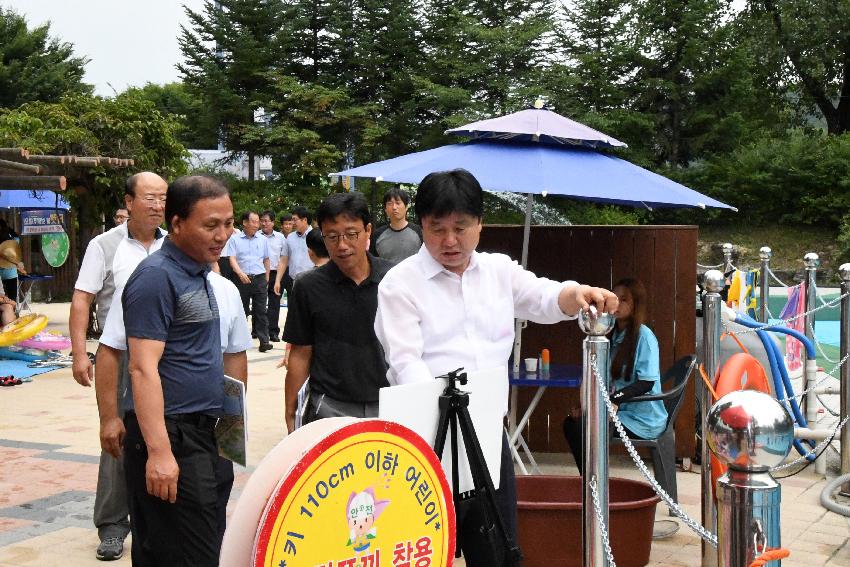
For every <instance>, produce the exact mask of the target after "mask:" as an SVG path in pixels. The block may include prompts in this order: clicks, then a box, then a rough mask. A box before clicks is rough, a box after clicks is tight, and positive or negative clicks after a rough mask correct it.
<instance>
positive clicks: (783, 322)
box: [723, 293, 850, 336]
mask: <svg viewBox="0 0 850 567" xmlns="http://www.w3.org/2000/svg"><path fill="white" fill-rule="evenodd" d="M848 296H850V293H845V294H844V295H840V296H838V297H836V298H835V299H831V300H829V301H828V302H827V303H826V304H824V305H821V306H820V307H815V308H814V309H811V310H809V311H806V312H804V313H800V314H799V315H795V316H793V317H789V318H788V319H780V320H779V321H777V322H776V323H769V324H766V325H764V326H763V327H759V328H758V329H744V330H743V331H734V332H735V334H736V335H738V336H741V335H749V334H751V333H755V332H757V331H766V330H768V329H773V328H774V327H784V326H785V325H786V324H788V323H792V322H794V321H796V320H797V319H800V318H802V317H805V316H806V315H811V314H812V313H817V312H818V311H821V310H822V309H828V308H829V307H830V306H832V305H835V304H836V303H838V302H840V301H841V300H842V299H844V298H845V297H848ZM723 326H724V327H725V326H727V325H726V321H723ZM727 330H728V329H727Z"/></svg>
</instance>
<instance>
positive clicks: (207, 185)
mask: <svg viewBox="0 0 850 567" xmlns="http://www.w3.org/2000/svg"><path fill="white" fill-rule="evenodd" d="M219 197H230V189H228V188H227V185H225V183H224V181H222V180H221V179H218V178H215V177H213V176H211V175H184V176H183V177H178V178H177V179H175V180H174V181H172V182H171V185H169V186H168V199H166V201H165V224H166V225H167V226H168V230H171V223H172V221H173V219H174V217H177V218H180V219H187V218H189V215H191V214H192V208H193V207H194V206H195V203H197V202H198V201H200V200H201V199H217V198H219Z"/></svg>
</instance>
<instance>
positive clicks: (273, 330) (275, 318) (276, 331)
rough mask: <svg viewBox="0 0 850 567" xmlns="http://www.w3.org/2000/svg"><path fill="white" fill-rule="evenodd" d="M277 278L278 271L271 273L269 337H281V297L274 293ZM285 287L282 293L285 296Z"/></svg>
mask: <svg viewBox="0 0 850 567" xmlns="http://www.w3.org/2000/svg"><path fill="white" fill-rule="evenodd" d="M276 277H277V270H272V271H271V272H269V286H268V296H269V301H268V319H269V336H270V337H280V295H278V294H276V293H275V292H274V280H275V278H276ZM283 289H284V288H283V285H281V288H280V293H281V294H283Z"/></svg>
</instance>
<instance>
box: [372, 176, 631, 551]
mask: <svg viewBox="0 0 850 567" xmlns="http://www.w3.org/2000/svg"><path fill="white" fill-rule="evenodd" d="M415 208H416V215H417V217H418V218H419V219H420V221H421V222H422V229H423V239H424V244H425V246H424V247H423V248H421V249H420V250H419V252H418V253H416V254H415V255H413V256H410V257H409V258H407V259H405V260H403V261H402V262H400V263H399V264H398V265H397V266H396V267H394V268H393V269H391V270H390V271H389V272H388V273H387V275H386V276H384V279H383V280H382V281H381V284H380V286H379V288H378V314H377V317H376V318H375V332H376V334H377V336H378V340H379V341H380V342H381V344H382V345H383V347H384V352H385V354H386V359H387V363H388V364H389V370H388V372H387V379H388V381H389V382H390V384H409V383H413V382H423V381H427V380H433V379H434V377H435V376H441V375H444V374H446V373H447V372H449V371H452V370H455V369H457V368H460V367H463V368H464V370H466V371H474V370H479V369H488V368H493V367H494V366H499V365H505V366H507V362H508V358H509V357H510V355H511V352H512V350H513V341H514V318H520V319H527V320H530V321H534V322H536V323H557V322H559V321H564V320H567V319H571V318H574V317H575V316H576V315H577V314H578V312H579V310H580V309H588V307H589V304H590V303H594V304H596V306H597V308H598V309H599V310H600V312H601V311H603V310H604V311H607V312H614V311H615V310H616V308H617V298H616V296H615V295H614V294H613V293H611V292H610V291H608V290H604V289H601V288H594V287H590V286H586V285H579V284H578V283H576V282H572V281H569V282H563V283H562V282H556V281H552V280H548V279H545V278H538V277H537V276H535V275H534V274H532V273H531V272H529V271H527V270H525V269H524V268H522V267H521V266H520V265H518V264H517V263H516V262H515V261H513V260H511V259H510V258H509V257H508V256H505V255H503V254H489V253H483V252H476V250H475V248H476V247H477V246H478V241H479V237H480V234H481V218H482V215H483V196H482V191H481V186H480V185H479V183H478V181H477V180H476V179H475V177H473V176H472V174H470V173H469V172H468V171H466V170H462V169H459V170H454V171H448V172H438V173H432V174H430V175H428V176H427V177H425V179H423V180H422V182H421V184H420V185H419V190H418V191H417V195H416V201H415ZM507 387H508V377H507V375H505V388H507ZM504 410H505V411H507V408H504ZM496 501H497V503H498V506H499V510H500V512H501V515H502V517H503V519H504V520H505V525H506V529H507V531H508V532H509V533H508V535H509V536H510V537H511V538H512V539H513V541H514V542H516V541H517V536H516V488H515V480H514V470H513V463H512V461H511V455H510V451H509V450H508V443H507V437H504V438H503V443H502V463H501V487H500V488H499V489H498V490H497V491H496ZM480 508H481V505H480V504H478V503H477V502H475V501H474V500H467V501H465V502H462V503H461V504H460V505H459V506H458V509H457V533H458V542H459V545H460V546H461V549H462V550H463V553H464V557H465V558H466V564H467V565H468V566H470V567H478V566H490V565H494V564H501V557H502V554H503V553H504V550H501V549H493V547H492V546H491V544H490V543H489V541H488V538H487V536H486V535H485V534H484V533H483V532H482V527H483V517H482V515H481V510H480ZM497 537H499V536H497ZM494 554H495V555H494Z"/></svg>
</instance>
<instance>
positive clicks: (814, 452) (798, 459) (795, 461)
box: [770, 416, 850, 472]
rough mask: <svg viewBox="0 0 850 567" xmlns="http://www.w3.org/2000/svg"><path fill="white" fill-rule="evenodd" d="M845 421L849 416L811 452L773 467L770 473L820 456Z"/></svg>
mask: <svg viewBox="0 0 850 567" xmlns="http://www.w3.org/2000/svg"><path fill="white" fill-rule="evenodd" d="M847 420H850V416H847V417H845V418H844V419H843V420H842V421H841V423H839V424H838V425H836V426H835V428H834V429H833V430H832V433H830V434H829V436H828V437H827V438H826V439H824V440H823V441H821V442H820V443H818V444H817V445H815V447H814V449H812V450H811V451H809V452H808V453H806V454H805V455H803V456H802V457H799V458H797V459H794V460H793V461H791V462H790V463H785V464H784V465H779V466H776V467H773V468H772V469H770V472H776V471H781V470H785V469H789V468H791V467H793V466H796V465H799V464H800V463H802V462H804V461H807V460H808V458H809V457H810V456H812V455H814V456H815V457H817V456H818V455H820V452H821V450H822V449H823V448H824V447H826V446H827V445H828V444H830V443H832V440H833V439H835V435H836V434H837V433H838V430H839V429H841V428H842V427H844V426H845V425H846V424H847Z"/></svg>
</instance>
